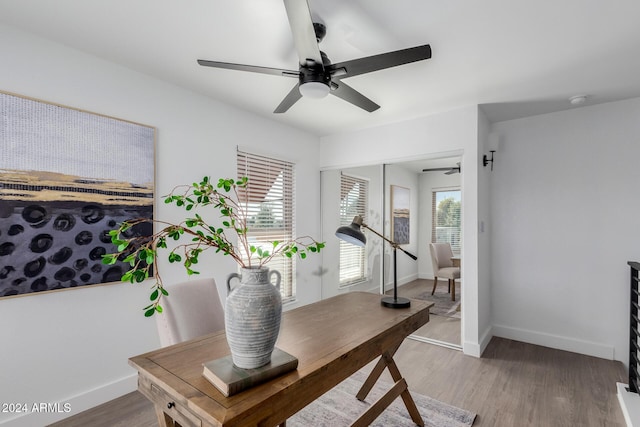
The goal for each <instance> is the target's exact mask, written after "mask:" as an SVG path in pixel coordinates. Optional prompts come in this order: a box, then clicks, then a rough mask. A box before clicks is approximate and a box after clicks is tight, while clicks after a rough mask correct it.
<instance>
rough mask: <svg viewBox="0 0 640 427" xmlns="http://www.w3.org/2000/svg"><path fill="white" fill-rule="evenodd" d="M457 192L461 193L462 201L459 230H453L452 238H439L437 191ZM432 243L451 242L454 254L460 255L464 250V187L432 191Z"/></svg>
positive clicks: (460, 199)
mask: <svg viewBox="0 0 640 427" xmlns="http://www.w3.org/2000/svg"><path fill="white" fill-rule="evenodd" d="M452 192H456V193H458V194H459V202H460V212H459V217H458V223H459V226H458V228H457V230H454V231H453V234H454V235H453V236H452V238H451V239H448V240H443V239H440V240H439V239H438V230H437V229H438V224H437V221H438V206H437V205H438V204H437V199H438V196H437V193H452ZM455 234H457V236H458V237H457V243H456V242H455V240H456V238H455ZM431 243H449V244H451V250H452V252H453V254H454V255H460V253H461V251H462V189H461V188H460V187H451V188H436V189H433V190H432V191H431Z"/></svg>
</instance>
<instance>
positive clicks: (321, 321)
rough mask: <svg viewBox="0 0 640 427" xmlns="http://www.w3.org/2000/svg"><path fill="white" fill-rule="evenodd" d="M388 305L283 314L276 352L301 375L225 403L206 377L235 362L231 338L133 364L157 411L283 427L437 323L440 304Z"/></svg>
mask: <svg viewBox="0 0 640 427" xmlns="http://www.w3.org/2000/svg"><path fill="white" fill-rule="evenodd" d="M380 298H381V296H380V295H377V294H372V293H366V292H351V293H346V294H342V295H339V296H336V297H333V298H329V299H326V300H323V301H319V302H316V303H314V304H310V305H307V306H303V307H300V308H297V309H294V310H291V311H287V312H285V313H283V317H282V326H281V330H280V336H279V339H278V342H277V344H276V345H277V346H278V347H279V348H281V349H283V350H284V351H287V352H289V353H290V354H293V355H294V356H296V357H297V358H298V361H299V363H298V369H297V370H296V371H292V372H291V373H288V374H285V375H283V376H280V377H278V378H276V379H274V380H272V381H269V382H267V383H264V384H261V385H258V386H256V387H253V388H251V389H249V390H246V391H244V392H241V393H239V394H236V395H234V396H230V397H224V396H223V395H222V394H221V393H220V392H219V391H218V390H217V389H216V388H215V387H214V386H213V385H212V384H211V383H209V381H207V380H206V379H205V378H204V377H203V376H202V369H203V368H202V363H203V362H206V361H209V360H212V359H216V358H219V357H222V356H225V355H227V354H229V347H228V345H227V342H226V337H225V334H224V332H218V333H215V334H211V335H206V336H204V337H201V338H196V339H194V340H191V341H187V342H184V343H181V344H176V345H174V346H170V347H165V348H162V349H159V350H155V351H152V352H149V353H146V354H143V355H140V356H136V357H133V358H131V359H130V360H129V363H130V364H131V365H132V366H133V367H134V368H136V369H137V370H138V371H139V374H140V378H139V388H140V391H141V392H143V394H145V395H146V396H147V397H149V398H150V399H151V400H153V401H154V402H155V403H156V405H158V404H159V401H160V400H161V399H160V398H166V399H169V401H171V402H175V405H178V409H180V408H182V409H184V408H186V409H187V412H189V413H187V414H186V415H195V416H196V417H197V418H198V420H197V421H198V423H195V422H194V424H195V425H205V426H208V425H210V426H218V425H224V426H239V425H258V423H259V424H260V425H278V424H280V423H282V422H283V421H285V420H286V419H287V418H288V417H290V416H291V415H293V414H295V413H296V412H298V411H299V410H300V409H302V408H304V407H305V406H306V405H308V404H309V403H311V402H312V401H314V400H315V399H316V398H318V397H319V396H321V395H322V394H324V393H325V392H327V391H328V390H330V389H331V388H333V387H334V386H335V385H337V384H339V383H340V382H341V381H343V380H344V379H346V378H347V377H349V376H350V375H352V374H353V373H355V372H356V371H358V370H359V369H360V368H362V367H363V366H365V365H366V364H367V363H369V362H370V361H372V360H374V359H375V358H376V357H378V356H380V355H381V354H382V352H383V351H385V350H386V349H388V348H390V347H392V346H394V345H399V344H400V343H401V342H402V341H403V340H404V339H405V338H406V337H407V336H408V335H410V334H411V333H413V332H414V331H416V330H417V329H418V328H420V327H421V326H423V325H424V324H426V323H427V322H428V321H429V308H430V307H431V306H432V305H433V303H430V302H427V301H419V300H412V301H411V307H409V308H405V309H391V308H385V307H382V306H381V305H380ZM160 404H162V403H160ZM164 405H166V403H165V404H164ZM178 415H179V414H178ZM188 419H189V420H192V418H188Z"/></svg>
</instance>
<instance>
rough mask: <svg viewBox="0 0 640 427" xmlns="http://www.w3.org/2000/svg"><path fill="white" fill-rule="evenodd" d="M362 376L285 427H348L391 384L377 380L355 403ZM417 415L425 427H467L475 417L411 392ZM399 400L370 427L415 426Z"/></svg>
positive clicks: (316, 402)
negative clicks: (362, 397)
mask: <svg viewBox="0 0 640 427" xmlns="http://www.w3.org/2000/svg"><path fill="white" fill-rule="evenodd" d="M365 379H366V374H365V373H363V372H357V373H355V374H354V375H353V376H351V377H349V378H347V379H346V380H345V381H343V382H342V383H340V384H339V385H338V386H336V387H334V388H333V389H331V390H330V391H328V392H327V393H325V394H324V395H322V396H321V397H320V398H318V399H317V400H316V401H315V402H313V403H312V404H310V405H309V406H307V407H306V408H304V409H303V410H301V411H300V412H298V413H297V414H295V415H294V416H293V417H291V418H289V419H288V420H287V427H311V426H313V427H341V426H349V425H351V423H352V422H353V421H355V420H356V419H357V418H358V417H359V416H360V414H362V413H364V412H365V411H366V410H367V409H368V408H369V407H370V406H371V405H372V404H373V403H375V402H376V401H377V400H378V398H379V397H380V396H382V395H383V394H384V393H386V392H387V390H389V389H390V388H391V386H392V385H391V384H389V383H387V382H385V381H382V380H379V381H378V382H377V383H376V385H375V387H374V388H373V390H371V392H370V393H369V395H368V396H367V399H366V401H364V402H361V401H359V400H358V399H356V397H355V396H356V394H357V393H358V391H359V390H360V387H361V386H362V383H363V382H364V380H365ZM411 396H413V400H414V401H415V402H416V406H417V407H418V411H419V412H420V415H421V416H422V419H423V420H424V425H425V426H427V427H465V426H467V427H468V426H471V425H472V424H473V420H474V419H475V417H476V414H474V413H472V412H469V411H465V410H464V409H460V408H456V407H455V406H451V405H448V404H446V403H443V402H440V401H438V400H436V399H432V398H430V397H427V396H423V395H421V394H418V393H414V392H411ZM415 425H416V424H415V423H414V422H413V421H412V420H411V416H410V415H409V412H407V408H406V407H405V406H404V402H403V401H402V398H401V397H398V398H397V399H396V400H395V401H394V402H393V403H392V404H391V405H390V406H389V407H388V408H387V409H385V411H384V412H383V413H382V414H380V416H379V417H378V418H376V420H375V421H374V422H373V423H372V424H371V426H377V427H404V426H415Z"/></svg>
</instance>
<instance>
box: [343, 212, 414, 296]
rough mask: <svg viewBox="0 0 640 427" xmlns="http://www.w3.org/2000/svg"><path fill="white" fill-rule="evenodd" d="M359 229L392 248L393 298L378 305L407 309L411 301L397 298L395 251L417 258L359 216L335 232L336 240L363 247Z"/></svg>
mask: <svg viewBox="0 0 640 427" xmlns="http://www.w3.org/2000/svg"><path fill="white" fill-rule="evenodd" d="M361 228H366V229H367V230H370V231H371V232H372V233H373V234H375V235H376V236H378V237H380V238H381V239H382V240H384V241H385V242H387V243H389V244H390V245H391V247H392V248H393V297H384V298H382V300H380V304H382V305H383V306H385V307H389V308H407V307H410V306H411V301H410V300H408V299H407V298H402V297H399V296H398V273H397V271H398V268H397V267H398V262H397V250H398V249H400V250H401V251H402V252H404V253H405V254H407V255H408V256H409V258H411V259H413V260H417V259H418V257H417V256H415V255H413V254H412V253H409V252H407V251H405V250H404V249H402V248H401V247H400V245H399V244H397V243H396V242H394V241H393V240H391V239H388V238H386V237H384V236H383V235H382V234H380V233H378V232H377V231H375V230H374V229H372V228H371V227H369V226H368V225H367V224H365V223H364V221H363V220H362V217H361V216H360V215H356V216H355V217H354V218H353V221H352V222H351V224H349V225H343V226H342V227H340V228H338V229H337V230H336V237H337V238H338V239H341V240H344V241H345V242H347V243H351V244H353V245H356V246H360V247H364V246H365V244H366V243H367V238H366V237H365V235H364V233H363V232H362V230H361Z"/></svg>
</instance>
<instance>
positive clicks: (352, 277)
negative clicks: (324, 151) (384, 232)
mask: <svg viewBox="0 0 640 427" xmlns="http://www.w3.org/2000/svg"><path fill="white" fill-rule="evenodd" d="M356 185H357V186H358V190H357V197H353V195H352V196H351V197H349V198H348V199H347V197H348V196H349V195H350V194H352V193H351V191H352V190H353V188H354V187H355V186H356ZM349 200H351V201H352V202H353V203H356V205H355V206H354V205H351V206H346V203H348V201H349ZM368 210H369V179H367V178H362V177H358V176H354V175H349V174H345V173H341V174H340V208H339V217H340V218H339V222H340V226H343V225H349V224H351V222H352V221H353V218H354V216H356V215H360V216H361V217H362V219H363V221H364V222H365V223H366V222H367V212H368ZM367 264H368V263H367V255H366V247H360V246H356V245H353V244H350V243H347V242H345V241H343V240H340V242H339V256H338V279H339V287H340V288H346V287H349V286H353V285H356V284H358V283H362V282H365V281H367V270H368V265H367ZM345 265H350V266H351V267H350V269H349V270H350V271H356V273H355V274H353V273H345V272H344V269H345Z"/></svg>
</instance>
